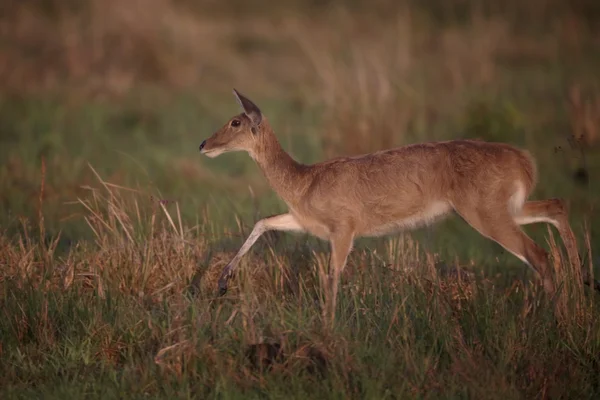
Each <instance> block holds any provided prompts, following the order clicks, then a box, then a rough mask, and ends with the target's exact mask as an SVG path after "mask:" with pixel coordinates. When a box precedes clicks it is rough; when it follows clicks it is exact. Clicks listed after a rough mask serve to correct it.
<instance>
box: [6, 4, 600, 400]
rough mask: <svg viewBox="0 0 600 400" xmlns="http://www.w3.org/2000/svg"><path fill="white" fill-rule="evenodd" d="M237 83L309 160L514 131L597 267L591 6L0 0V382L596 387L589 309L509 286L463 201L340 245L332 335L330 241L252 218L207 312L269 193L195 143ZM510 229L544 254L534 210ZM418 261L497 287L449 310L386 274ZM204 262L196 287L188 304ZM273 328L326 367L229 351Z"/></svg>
mask: <svg viewBox="0 0 600 400" xmlns="http://www.w3.org/2000/svg"><path fill="white" fill-rule="evenodd" d="M232 88H236V89H237V90H239V91H240V92H241V93H243V94H244V95H246V96H247V97H249V98H250V99H252V100H253V101H254V102H256V103H257V104H258V105H259V106H260V107H261V109H262V111H263V113H264V114H265V115H266V116H267V118H269V120H270V122H271V124H272V125H273V127H274V129H275V132H276V134H277V136H278V138H279V140H280V141H281V143H282V145H283V147H284V148H285V149H286V150H287V151H288V152H290V153H291V154H292V156H293V157H294V158H296V159H297V160H299V161H301V162H305V163H312V162H317V161H321V160H324V159H326V158H329V157H334V156H341V155H352V154H360V153H364V152H369V151H375V150H380V149H384V148H388V147H391V146H397V145H402V144H408V143H414V142H420V141H429V140H447V139H456V138H479V139H484V140H490V141H504V142H509V143H513V144H515V145H518V146H521V147H524V148H526V149H528V150H529V151H530V152H531V153H533V155H534V156H535V157H536V159H537V162H538V169H539V185H538V187H537V189H536V191H535V193H534V195H533V197H534V198H538V199H541V198H551V197H562V198H565V199H567V200H568V202H569V204H570V209H571V222H572V226H573V229H574V231H575V233H576V235H577V237H578V239H579V246H580V249H579V250H580V254H581V258H582V261H583V264H584V266H585V268H595V269H596V276H598V275H600V271H599V270H598V265H600V260H597V259H594V257H597V256H593V254H600V236H598V233H597V231H598V229H599V228H600V216H599V214H598V211H597V209H598V201H599V199H600V186H599V183H598V180H599V177H598V174H599V171H600V2H599V1H597V0H570V1H564V0H505V1H492V0H490V1H484V0H348V1H342V0H321V1H317V0H306V1H301V0H280V1H275V0H273V1H269V0H229V1H226V0H29V1H18V0H1V1H0V230H1V235H0V268H1V269H2V273H1V274H0V306H1V307H0V310H2V312H3V314H1V316H0V320H2V321H3V322H6V323H5V324H2V323H0V359H3V360H5V361H4V362H2V363H0V386H4V387H6V388H7V392H6V393H7V395H8V393H9V392H10V393H12V394H16V395H18V393H20V392H19V390H25V389H27V390H30V392H28V393H30V394H31V395H32V396H33V397H39V396H40V395H41V394H43V393H47V394H49V393H52V394H54V395H55V396H57V397H58V398H73V397H77V396H84V395H86V393H87V394H90V393H94V394H96V395H102V394H107V395H108V394H109V393H112V395H114V396H115V397H118V394H119V393H121V394H122V393H123V391H122V390H125V391H127V390H130V391H131V393H137V394H138V395H139V396H146V395H148V394H151V395H163V396H166V397H173V396H185V395H186V393H187V394H189V393H192V394H194V393H195V394H202V393H203V394H204V395H205V396H209V395H210V394H214V393H215V392H213V391H212V390H213V389H215V388H217V389H219V390H225V389H227V388H229V389H230V390H232V391H235V390H240V392H235V393H237V394H238V395H239V397H243V398H247V397H245V396H244V390H245V389H244V388H251V389H252V390H256V391H255V392H252V393H254V394H256V395H257V396H258V395H260V394H261V393H263V394H264V393H266V392H261V391H262V390H266V389H265V388H270V390H272V391H274V392H275V393H280V394H281V396H282V397H286V396H287V397H288V398H289V396H290V395H291V393H296V394H298V393H312V394H315V395H318V396H319V395H324V393H331V391H333V392H335V393H338V394H339V396H340V397H344V398H348V397H352V396H355V397H356V398H364V397H365V396H366V397H368V396H367V394H368V393H371V395H372V396H373V397H374V398H384V397H385V395H386V394H387V395H389V393H390V390H391V391H395V392H396V393H404V395H409V396H410V395H413V396H423V397H428V396H430V395H431V393H433V396H434V397H435V395H436V394H440V393H446V394H449V395H450V394H454V395H455V396H458V397H460V396H467V397H469V396H470V397H475V398H489V397H490V395H492V397H493V395H498V396H499V397H500V398H507V396H508V397H515V398H519V397H526V398H533V397H536V398H537V397H540V398H545V397H548V396H549V397H553V396H554V397H555V398H558V397H561V396H562V397H579V398H581V397H593V396H592V395H591V393H593V392H594V391H595V392H598V390H599V389H598V388H599V387H600V383H598V382H597V371H598V365H599V363H600V360H599V359H598V354H600V351H599V350H598V346H599V345H598V343H600V341H599V340H598V337H597V336H598V332H599V331H600V329H598V325H597V324H598V320H599V318H598V317H597V310H598V308H597V302H596V303H593V300H591V303H589V304H590V308H589V309H586V310H585V312H583V311H581V309H580V307H579V305H577V304H571V303H569V304H570V305H567V303H566V302H568V301H571V300H573V299H581V298H583V297H577V296H579V295H580V294H581V293H583V292H582V291H581V290H579V289H581V288H579V289H577V290H579V292H577V290H575V289H573V290H574V291H573V292H572V291H571V289H572V288H569V289H568V290H567V292H566V295H565V297H564V298H563V300H564V301H565V303H561V304H562V305H563V306H564V307H565V308H564V309H566V310H568V311H567V312H566V314H568V315H570V316H573V319H572V320H569V321H570V322H569V323H568V324H566V323H565V324H562V325H561V323H557V324H555V323H554V319H553V317H552V316H550V314H547V311H548V310H549V309H550V308H548V307H543V306H540V304H541V303H539V302H538V300H537V299H538V297H536V296H538V295H537V294H536V293H537V292H536V291H535V289H531V288H530V287H529V286H527V285H522V284H521V283H515V282H521V281H523V282H528V281H529V280H530V279H532V274H531V272H530V271H528V270H527V268H525V267H524V265H523V264H522V263H521V262H520V261H519V260H517V259H516V258H515V257H513V256H511V255H509V254H505V253H504V252H503V250H502V249H501V248H500V247H499V246H498V245H496V244H495V243H493V242H491V241H489V240H487V239H485V238H482V237H481V236H480V235H478V234H477V233H476V232H474V231H473V230H472V229H471V228H470V227H469V226H467V225H466V224H465V223H464V222H463V221H461V220H460V219H459V218H449V219H448V220H446V221H444V222H442V223H441V224H439V225H437V226H436V227H432V228H428V229H420V230H418V231H416V232H414V233H411V235H410V236H408V235H406V236H402V238H401V239H398V240H396V239H389V240H387V239H361V240H360V241H358V243H357V247H356V251H355V252H354V255H353V256H352V257H351V259H350V260H349V266H348V274H349V276H347V277H345V279H346V280H347V282H349V283H348V285H349V286H348V285H346V286H344V289H343V293H345V294H344V296H342V303H341V305H340V307H339V310H340V311H339V312H340V316H339V318H340V321H341V322H340V324H341V325H340V326H342V328H340V330H339V331H333V332H332V331H330V330H328V329H325V327H323V326H322V325H320V323H319V322H318V321H319V319H318V316H319V315H320V314H319V313H320V312H319V307H318V302H317V300H314V302H313V299H312V297H311V296H313V295H314V296H316V297H315V298H317V297H318V296H317V295H316V294H315V293H317V292H318V290H317V289H318V284H316V283H315V282H317V281H318V274H319V273H320V272H315V271H321V268H322V267H323V268H325V267H324V266H325V265H326V264H327V256H328V246H327V244H326V243H323V242H320V241H318V240H316V239H312V238H308V237H303V236H300V237H296V236H292V235H287V234H278V233H269V234H266V235H265V237H264V238H261V240H260V241H259V242H258V243H257V244H256V247H255V249H254V251H253V252H251V254H248V256H247V257H246V259H245V261H244V262H243V263H242V267H243V268H242V269H244V270H247V271H254V272H248V274H249V276H250V278H252V279H248V280H244V279H240V280H238V281H237V283H236V284H235V285H236V286H235V287H234V288H233V289H232V293H233V294H232V296H233V299H234V300H233V301H232V302H224V303H222V304H221V303H217V304H220V305H218V306H214V307H213V306H211V307H213V308H208V304H209V302H212V301H213V300H212V297H213V295H214V293H213V292H212V290H213V289H214V282H215V279H216V277H217V275H218V273H219V272H220V270H221V269H222V267H223V266H224V265H225V264H226V263H227V261H228V260H229V259H230V258H231V257H232V256H233V254H234V253H235V251H236V250H237V248H238V247H239V246H240V245H241V243H242V242H243V240H244V238H245V236H246V235H247V234H248V233H249V231H250V229H251V227H252V225H253V224H254V222H255V221H257V220H258V219H260V218H262V217H265V216H268V215H272V214H276V213H279V212H282V211H284V210H285V206H284V204H283V203H282V202H281V201H280V200H279V199H278V198H277V197H276V195H275V194H274V193H273V192H272V191H271V189H270V188H269V187H268V185H267V182H266V180H265V179H264V178H263V176H262V175H261V173H260V171H259V169H258V168H257V166H256V165H255V164H254V163H253V161H252V160H251V159H250V157H248V156H247V155H245V154H240V153H230V154H225V155H222V156H220V157H219V158H217V159H208V158H206V157H202V156H201V155H200V154H199V152H198V146H199V144H200V143H201V142H202V140H204V139H206V138H207V137H208V136H210V135H211V134H212V133H213V132H214V131H215V130H217V129H218V128H219V127H221V126H222V125H223V124H224V123H225V122H226V121H227V120H228V119H229V118H230V117H231V116H233V115H234V114H237V113H238V112H240V111H239V108H238V105H237V103H236V101H235V99H234V97H233V94H232ZM155 222H156V224H155ZM159 222H160V224H162V225H160V226H161V228H160V229H159V228H158V227H159ZM526 231H527V232H528V233H529V234H530V235H531V236H532V237H534V238H535V239H536V240H537V241H538V243H540V244H541V245H543V246H545V247H546V248H548V247H550V248H551V249H552V254H553V260H554V264H553V265H554V266H555V267H556V268H557V269H560V268H559V267H557V265H558V266H560V265H561V263H560V260H559V259H560V257H559V256H558V253H559V250H557V246H556V245H555V244H554V241H553V239H551V238H550V239H549V231H548V230H547V228H546V227H545V226H543V225H542V226H527V227H526ZM410 237H413V238H415V240H416V241H413V239H410ZM558 246H559V247H560V245H558ZM556 260H559V261H558V262H557V261H556ZM434 261H435V262H434ZM436 263H437V264H436ZM434 264H436V265H451V266H455V267H456V266H460V267H461V268H465V269H469V268H471V269H472V270H473V271H480V272H481V273H482V274H483V275H484V276H485V277H487V278H490V279H493V282H495V285H498V288H499V289H498V290H496V289H495V286H493V285H492V286H493V288H492V289H485V290H483V291H480V292H478V293H480V294H478V295H473V296H475V297H468V296H467V297H468V299H467V300H466V303H465V302H464V301H465V300H464V299H463V300H460V299H462V298H463V297H461V296H462V294H464V293H462V292H461V293H462V294H460V293H459V294H460V295H458V297H457V296H455V294H456V293H454V292H452V293H454V294H452V293H450V292H447V291H446V289H445V288H446V286H443V283H439V282H438V283H435V284H432V285H433V286H430V285H429V283H423V282H430V281H428V280H422V279H420V278H419V279H416V278H415V279H413V277H412V275H410V274H409V275H403V274H402V273H399V272H398V271H405V270H406V269H407V268H408V269H410V268H412V267H413V266H419V268H421V267H422V268H421V269H422V270H424V271H425V270H427V271H430V270H428V269H427V268H430V267H431V268H433V265H434ZM592 264H593V265H594V266H592ZM250 266H254V267H255V268H254V269H252V268H248V267H250ZM198 271H199V272H201V273H202V274H203V275H202V277H201V279H202V280H203V282H204V283H203V284H202V285H204V286H203V288H204V289H203V290H205V291H204V292H202V293H203V294H202V295H201V296H200V300H190V299H189V298H188V297H186V295H185V293H184V292H185V291H186V288H187V286H188V284H189V283H190V281H192V283H193V282H194V280H195V279H196V278H195V276H197V275H195V274H196V273H197V272H198ZM431 271H433V269H431ZM321 272H322V271H321ZM428 273H429V272H428ZM562 273H563V274H565V273H564V272H562ZM567 275H568V274H567ZM428 276H429V275H428ZM433 276H434V277H436V278H435V279H438V278H437V275H435V273H434V275H433ZM564 276H566V275H563V277H564ZM515 277H516V278H515ZM427 279H429V278H427ZM432 279H433V278H432ZM515 279H516V280H515ZM434 281H435V280H434ZM242 282H245V283H242ZM253 282H254V283H253ZM382 282H384V283H385V285H384V284H382ZM435 282H437V281H435ZM237 285H240V287H238V286H237ZM244 285H247V286H244ZM428 285H429V286H428ZM461 287H462V286H460V285H459V288H461ZM432 288H433V289H432ZM462 288H463V289H465V288H464V287H462ZM467 289H468V290H471V289H473V287H471V286H469V287H468V288H467ZM460 290H462V289H460ZM460 290H459V292H460ZM465 290H466V289H465ZM575 292H577V293H579V294H577V296H574V295H573V296H571V294H572V293H575ZM448 293H450V294H448ZM469 293H470V294H469V296H470V295H471V294H472V293H471V292H469ZM446 295H447V296H448V297H445V296H446ZM407 299H408V300H407ZM456 299H459V300H457V301H458V302H455V300H456ZM469 299H470V300H469ZM473 299H474V300H473ZM565 299H567V300H565ZM569 299H570V300H569ZM561 301H562V300H561ZM210 304H213V305H214V303H210ZM315 304H316V305H315ZM449 304H450V305H449ZM586 304H587V303H586ZM593 304H596V306H593ZM455 306H456V307H455ZM215 307H216V308H215ZM569 307H570V308H569ZM594 307H595V308H594ZM582 315H583V317H581V318H583V319H578V318H580V316H582ZM585 318H588V319H585ZM561 321H563V322H564V320H561ZM582 321H583V322H582ZM594 321H595V322H594ZM594 324H595V325H594ZM565 326H566V327H567V328H568V332H567V333H565V332H566V331H564V330H561V329H563V328H564V327H565ZM217 327H218V329H217ZM381 327H383V328H381ZM386 330H387V331H386ZM287 332H295V333H293V334H291V335H292V337H295V338H296V339H293V338H292V339H289V340H288V342H287V346H288V349H289V348H292V353H293V354H299V355H300V356H299V357H300V358H301V359H304V360H305V359H307V357H304V356H306V354H309V353H310V352H309V353H306V351H308V350H306V349H308V348H310V349H313V348H319V349H321V350H320V353H319V354H320V356H319V357H317V358H319V359H323V360H327V362H329V364H328V365H330V366H331V368H330V371H333V372H331V373H332V374H333V375H332V376H333V378H332V379H331V380H330V381H327V380H326V381H323V382H324V383H318V384H317V383H315V382H317V381H318V380H310V379H307V380H304V378H302V379H299V380H294V379H295V378H294V379H292V380H291V381H285V379H284V378H281V376H280V375H275V378H268V379H267V380H265V379H266V378H264V377H263V376H262V375H260V374H258V375H257V374H255V373H254V372H251V370H250V369H248V368H247V364H244V362H243V360H244V356H243V352H242V351H241V350H240V349H241V348H243V346H242V345H247V344H252V343H256V342H258V341H260V340H262V339H260V338H265V337H267V338H271V339H273V338H275V339H277V338H280V337H282V336H281V335H283V334H284V333H285V334H287ZM294 335H296V336H294ZM259 339H260V340H259ZM277 340H279V339H277ZM290 346H291V347H290ZM306 346H309V347H306ZM390 348H392V349H394V350H395V351H394V352H390ZM3 349H4V350H3ZM294 351H295V352H296V353H294ZM311 351H312V350H311ZM310 354H312V353H310ZM303 355H304V356H303ZM155 356H156V357H157V358H154V357H155ZM188 356H189V357H188ZM302 357H304V358H302ZM308 358H310V357H308ZM319 362H320V361H319ZM107 365H108V366H109V367H106V366H107ZM288 367H289V368H288ZM288 367H286V368H288V369H287V370H286V371H291V372H290V373H291V374H292V375H294V376H296V375H297V374H299V372H298V371H299V369H296V367H294V366H288ZM111 368H114V369H111ZM398 374H400V375H401V376H402V379H398ZM284 375H285V374H284ZM278 376H279V378H278ZM298 376H299V375H298ZM594 377H595V378H594ZM280 378H281V379H283V380H280ZM269 379H273V380H269ZM286 379H287V378H286ZM311 379H312V378H311ZM594 379H596V381H594ZM282 382H283V383H282ZM290 382H292V383H290ZM311 382H312V383H311ZM318 382H320V381H318ZM357 382H358V383H357ZM290 385H291V386H290ZM328 385H330V386H328ZM361 385H362V386H361ZM240 388H241V389H240ZM11 390H13V391H12V392H11ZM249 390H250V389H249ZM303 390H304V391H305V392H302V391H303ZM46 391H47V392H46ZM217 391H218V390H217ZM272 393H273V392H272ZM246 394H247V393H246ZM50 397H51V396H50ZM232 397H235V396H233V395H232ZM263 397H264V396H263Z"/></svg>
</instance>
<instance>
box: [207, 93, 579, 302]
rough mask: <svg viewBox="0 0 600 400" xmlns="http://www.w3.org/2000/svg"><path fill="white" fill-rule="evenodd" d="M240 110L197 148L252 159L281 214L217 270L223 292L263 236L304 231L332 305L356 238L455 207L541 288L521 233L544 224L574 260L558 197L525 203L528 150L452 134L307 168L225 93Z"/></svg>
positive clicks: (538, 256) (537, 256)
mask: <svg viewBox="0 0 600 400" xmlns="http://www.w3.org/2000/svg"><path fill="white" fill-rule="evenodd" d="M233 94H234V95H235V98H236V99H237V102H238V103H239V105H240V106H241V108H242V112H241V113H240V114H238V115H235V116H234V117H232V118H231V119H230V120H229V121H227V123H226V124H225V125H223V126H222V127H221V128H220V129H219V130H217V131H216V132H215V133H214V134H213V135H212V136H210V137H209V138H208V139H206V140H204V141H203V142H202V143H201V144H200V152H201V154H203V155H205V156H208V157H211V158H214V157H217V156H219V155H221V154H223V153H226V152H233V151H245V152H246V153H248V154H249V155H250V157H251V158H252V159H254V161H255V162H256V163H257V164H258V167H259V168H260V170H261V171H262V173H263V175H264V177H265V178H266V180H267V182H268V184H269V185H270V187H271V188H272V189H273V190H274V191H275V193H276V194H277V195H278V196H279V197H280V198H281V199H282V200H283V201H284V202H285V204H286V206H287V208H288V212H287V213H284V214H280V215H274V216H270V217H267V218H263V219H261V220H259V221H258V222H256V224H255V225H254V227H253V229H252V231H251V233H250V234H249V235H248V237H247V238H246V240H245V242H244V243H243V245H242V246H241V248H240V249H239V251H238V252H237V254H236V255H235V256H234V257H233V259H232V260H231V261H230V262H229V263H228V264H227V266H226V267H225V268H224V269H223V271H222V274H221V275H220V278H219V281H218V289H219V294H220V295H224V294H225V293H226V292H227V289H228V281H229V279H230V278H231V277H232V276H233V274H234V272H235V271H236V268H237V266H238V264H239V262H240V260H241V258H242V257H243V256H244V255H245V254H246V253H247V252H248V251H249V250H250V248H251V247H252V246H253V245H254V243H255V242H256V241H257V239H258V238H259V237H260V236H261V235H262V234H263V233H265V232H267V231H271V230H276V231H286V232H297V233H308V234H311V235H313V236H316V237H317V238H320V239H322V240H326V241H329V243H330V264H329V271H330V272H329V276H328V279H329V283H328V289H329V290H330V292H331V297H330V300H329V301H330V306H331V307H335V304H336V299H337V292H338V286H339V281H340V274H341V272H342V271H343V269H344V267H345V265H346V261H347V258H348V255H349V253H350V251H351V250H352V247H353V244H354V241H355V239H357V238H359V237H376V236H383V235H388V234H393V233H396V232H400V231H404V230H410V229H415V228H418V227H422V226H425V225H430V224H433V223H435V222H436V221H438V220H439V219H441V218H442V217H444V216H446V215H449V214H450V213H452V212H454V213H456V214H458V215H459V216H460V217H462V219H464V220H465V221H466V222H467V223H468V224H469V225H470V226H471V227H472V228H474V229H475V230H476V231H477V232H479V233H480V234H481V235H483V236H484V237H486V238H488V239H491V240H493V241H495V242H496V243H498V244H499V245H500V246H502V247H503V248H504V249H506V250H507V251H508V252H510V253H512V254H513V255H514V256H516V257H517V258H518V259H520V260H521V261H522V262H523V263H525V264H526V265H527V266H529V267H530V268H532V269H533V270H534V271H535V273H536V276H537V277H538V278H539V280H541V283H542V285H543V289H544V290H545V292H547V293H548V294H553V293H554V292H555V284H554V281H553V277H552V273H551V270H550V268H549V261H548V253H547V252H546V250H544V249H543V248H542V247H540V246H539V245H538V244H537V243H535V242H534V241H533V240H532V239H531V238H530V237H529V236H527V234H526V233H525V232H524V231H523V230H522V229H521V226H522V225H526V224H532V223H538V222H545V223H549V224H551V225H554V226H555V227H556V228H557V229H558V230H559V232H560V234H561V237H562V240H563V242H564V243H565V247H566V248H567V252H568V255H569V257H570V259H571V260H575V261H574V262H575V263H577V265H578V266H580V264H579V254H578V253H577V249H576V241H575V236H574V234H573V232H572V230H571V228H570V225H569V219H568V210H567V206H566V202H565V201H564V200H562V199H558V198H553V199H547V200H535V201H529V200H528V197H529V195H530V194H531V192H532V191H533V189H534V187H535V185H536V181H537V168H536V165H535V161H534V158H533V157H532V155H531V154H530V153H529V152H528V151H526V150H523V149H520V148H517V147H515V146H513V145H510V144H506V143H500V142H486V141H482V140H466V139H464V140H463V139H456V140H449V141H439V142H428V143H417V144H408V145H405V146H401V147H396V148H392V149H387V150H380V151H377V152H373V153H370V154H364V155H358V156H352V157H339V158H334V159H330V160H327V161H322V162H318V163H315V164H312V165H306V164H302V163H300V162H298V161H296V160H295V159H294V158H292V157H291V156H290V155H289V154H288V153H287V152H286V151H285V150H284V149H283V148H282V146H281V145H280V143H279V141H278V140H277V137H276V135H275V133H274V131H273V128H272V127H271V125H270V124H269V121H268V119H267V118H266V117H265V115H263V113H262V112H261V110H260V109H259V108H258V106H257V105H256V104H254V103H253V102H252V101H251V100H249V99H248V98H247V97H245V96H244V95H242V94H241V93H239V92H238V91H237V90H236V89H233Z"/></svg>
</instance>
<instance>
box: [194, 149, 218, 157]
mask: <svg viewBox="0 0 600 400" xmlns="http://www.w3.org/2000/svg"><path fill="white" fill-rule="evenodd" d="M222 153H224V151H223V150H221V149H209V150H207V149H202V150H200V154H204V155H205V156H207V157H210V158H215V157H216V156H218V155H220V154H222Z"/></svg>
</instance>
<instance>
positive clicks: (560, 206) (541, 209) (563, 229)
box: [514, 199, 600, 291]
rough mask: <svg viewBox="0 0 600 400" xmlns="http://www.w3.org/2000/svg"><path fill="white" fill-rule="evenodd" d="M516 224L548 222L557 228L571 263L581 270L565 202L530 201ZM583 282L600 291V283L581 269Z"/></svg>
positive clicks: (556, 200) (555, 200) (517, 218)
mask: <svg viewBox="0 0 600 400" xmlns="http://www.w3.org/2000/svg"><path fill="white" fill-rule="evenodd" d="M514 219H515V222H517V223H518V224H520V225H525V224H532V223H536V222H547V223H550V224H552V225H554V226H555V227H556V229H558V232H559V233H560V237H561V238H562V241H563V243H564V245H565V247H566V249H567V256H568V257H569V262H570V263H571V265H572V266H573V268H574V271H578V270H579V269H580V268H581V259H580V257H579V252H578V251H577V239H576V238H575V234H574V233H573V230H572V229H571V225H570V224H569V214H568V211H567V206H566V205H565V202H564V201H563V200H561V199H549V200H538V201H528V202H526V203H525V204H524V205H523V208H522V209H521V210H520V212H518V213H517V214H516V215H515V217H514ZM581 273H582V281H583V283H585V284H586V285H590V286H592V287H594V289H596V290H598V291H600V282H599V281H597V280H592V278H591V276H590V272H589V271H588V270H587V269H585V268H581Z"/></svg>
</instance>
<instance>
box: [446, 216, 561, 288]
mask: <svg viewBox="0 0 600 400" xmlns="http://www.w3.org/2000/svg"><path fill="white" fill-rule="evenodd" d="M456 212H457V213H458V214H459V215H460V216H461V217H463V219H464V220H465V221H467V223H468V224H469V225H471V226H472V227H473V228H474V229H475V230H477V231H478V232H479V233H480V234H481V235H483V236H485V237H487V238H489V239H492V240H493V241H495V242H496V243H498V244H499V245H501V246H502V247H504V248H505V249H506V250H507V251H509V252H511V253H512V254H513V255H515V256H516V257H517V258H519V259H520V260H521V261H523V262H524V263H525V264H527V265H529V266H530V267H531V268H532V269H534V270H535V271H536V272H537V273H538V275H539V276H540V278H541V279H542V282H543V285H544V289H545V290H546V292H547V293H549V294H553V293H554V283H553V281H552V276H551V274H550V270H549V268H548V253H546V251H545V250H544V249H543V248H541V247H540V246H539V245H537V244H536V243H535V242H534V241H533V240H531V238H530V237H529V236H527V235H526V234H525V232H523V231H522V230H521V228H520V227H519V225H518V224H517V223H516V222H515V221H514V219H513V216H512V215H510V213H509V212H508V209H507V210H506V211H504V210H503V211H500V212H499V211H498V210H497V209H496V210H491V209H483V210H482V209H479V210H477V211H466V210H460V209H457V210H456Z"/></svg>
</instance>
